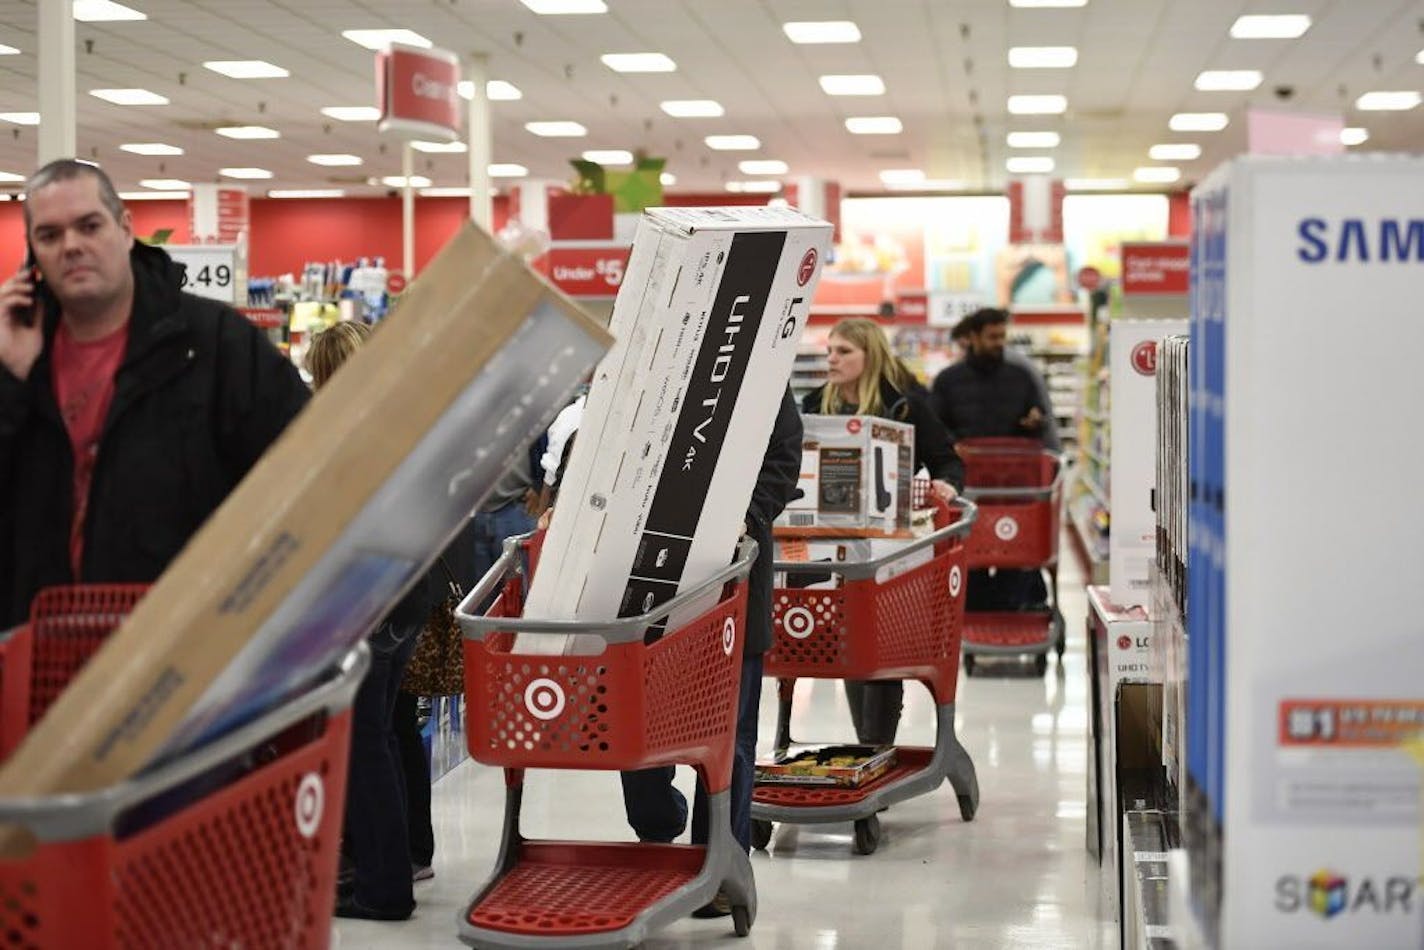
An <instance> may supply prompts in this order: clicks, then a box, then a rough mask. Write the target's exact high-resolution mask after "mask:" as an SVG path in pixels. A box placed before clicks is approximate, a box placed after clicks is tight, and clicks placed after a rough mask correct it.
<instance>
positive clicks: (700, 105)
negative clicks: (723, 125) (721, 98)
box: [662, 99, 727, 119]
mask: <svg viewBox="0 0 1424 950" xmlns="http://www.w3.org/2000/svg"><path fill="white" fill-rule="evenodd" d="M662 110H663V111H664V112H666V113H667V114H668V115H670V116H672V117H673V118H675V119H715V118H717V117H719V116H722V115H725V114H726V111H727V110H725V109H723V108H722V103H720V102H717V101H716V100H715V99H668V100H667V101H666V102H663V103H662Z"/></svg>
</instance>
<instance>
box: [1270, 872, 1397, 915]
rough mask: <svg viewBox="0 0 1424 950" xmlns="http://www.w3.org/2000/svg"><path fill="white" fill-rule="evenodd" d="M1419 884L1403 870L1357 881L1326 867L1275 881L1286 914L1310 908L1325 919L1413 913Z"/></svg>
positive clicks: (1279, 905)
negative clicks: (1402, 873)
mask: <svg viewBox="0 0 1424 950" xmlns="http://www.w3.org/2000/svg"><path fill="white" fill-rule="evenodd" d="M1418 885H1419V879H1418V878H1412V877H1405V876H1404V875H1400V874H1395V875H1391V876H1390V877H1387V878H1384V879H1383V880H1380V879H1376V878H1373V877H1363V878H1357V879H1356V880H1354V881H1351V880H1350V879H1349V878H1348V877H1346V876H1345V875H1343V874H1337V873H1336V872H1334V871H1327V870H1323V869H1322V870H1319V871H1316V872H1315V873H1314V874H1312V875H1311V876H1310V877H1309V878H1302V877H1298V876H1296V875H1292V874H1288V875H1285V876H1283V877H1281V878H1280V879H1278V880H1277V881H1276V910H1278V911H1280V912H1281V913H1284V914H1294V913H1299V912H1300V911H1302V910H1308V911H1310V912H1311V913H1313V914H1316V915H1318V916H1320V917H1323V918H1325V919H1326V920H1330V919H1332V918H1334V917H1338V916H1339V915H1340V914H1394V913H1402V914H1412V913H1414V892H1415V890H1416V889H1417V888H1418Z"/></svg>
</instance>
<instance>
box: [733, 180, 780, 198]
mask: <svg viewBox="0 0 1424 950" xmlns="http://www.w3.org/2000/svg"><path fill="white" fill-rule="evenodd" d="M727 190H728V191H730V192H732V193H733V194H745V195H774V194H776V193H777V192H778V191H780V190H781V182H779V181H729V182H727Z"/></svg>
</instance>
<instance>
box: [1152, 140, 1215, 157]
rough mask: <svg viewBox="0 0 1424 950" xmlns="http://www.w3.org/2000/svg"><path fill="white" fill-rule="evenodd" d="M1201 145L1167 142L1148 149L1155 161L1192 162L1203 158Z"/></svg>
mask: <svg viewBox="0 0 1424 950" xmlns="http://www.w3.org/2000/svg"><path fill="white" fill-rule="evenodd" d="M1201 151H1202V150H1201V146H1200V145H1194V144H1192V143H1191V142H1167V143H1163V144H1161V145H1154V146H1152V147H1151V148H1150V149H1148V150H1147V157H1148V158H1150V159H1152V160H1153V161H1154V162H1191V161H1196V160H1197V159H1198V158H1201Z"/></svg>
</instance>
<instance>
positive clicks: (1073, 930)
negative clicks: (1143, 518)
mask: <svg viewBox="0 0 1424 950" xmlns="http://www.w3.org/2000/svg"><path fill="white" fill-rule="evenodd" d="M1065 540H1066V539H1065ZM1064 553H1065V558H1064V562H1065V563H1064V572H1063V578H1062V585H1061V589H1062V606H1063V610H1064V614H1065V615H1066V617H1067V620H1068V633H1069V640H1068V654H1067V656H1066V657H1065V659H1064V663H1063V668H1062V672H1061V673H1059V672H1058V671H1057V669H1056V667H1050V669H1049V673H1048V676H1047V677H1046V678H1045V679H1038V678H1033V677H1031V676H1027V675H1026V676H1020V677H1016V678H1000V677H992V678H991V677H987V676H982V675H981V676H977V677H975V678H974V679H967V678H964V677H963V676H961V679H960V687H959V708H958V725H957V731H958V732H959V735H960V738H961V741H962V742H963V743H964V746H965V748H966V749H968V751H969V754H970V756H971V757H972V758H973V759H974V763H975V766H976V768H977V770H978V775H979V785H980V792H981V797H980V806H979V813H978V815H977V816H976V818H975V820H974V821H973V822H971V823H968V824H966V823H965V822H963V821H961V820H960V817H959V809H958V806H957V804H956V802H955V798H954V794H953V792H952V790H951V789H950V787H949V786H948V785H944V786H941V787H940V788H939V789H938V790H937V791H935V792H934V793H932V794H930V795H928V796H923V797H920V798H917V799H914V800H912V801H909V802H906V803H903V804H901V805H897V806H895V807H894V808H892V809H891V810H890V811H888V812H886V813H885V814H883V815H881V816H880V817H881V826H882V830H883V839H882V842H881V845H880V849H879V851H878V852H877V853H876V854H874V855H871V856H868V857H861V856H857V855H855V854H853V853H852V852H851V848H850V826H849V825H845V826H836V825H831V826H820V827H795V826H782V827H779V828H778V829H777V832H776V835H775V837H774V839H773V841H772V844H771V847H770V849H769V850H768V851H765V852H756V853H754V855H753V858H752V864H753V867H754V868H755V870H756V877H757V890H758V895H759V899H760V902H761V907H760V912H759V916H758V919H757V921H756V925H755V927H754V929H753V931H752V934H751V936H750V937H749V938H747V939H746V940H738V939H737V938H736V937H735V936H733V935H732V933H731V925H730V922H729V921H727V920H719V921H699V920H686V921H682V922H680V923H678V924H676V925H674V926H673V927H671V928H669V929H668V930H666V931H663V932H662V933H661V934H659V935H657V936H656V937H654V938H653V939H651V940H650V941H648V943H647V944H645V946H646V947H648V948H649V950H671V948H684V947H711V946H726V947H728V948H729V950H772V948H775V950H841V948H854V950H859V948H877V950H890V948H903V950H927V948H956V950H959V948H963V950H978V948H985V950H989V948H995V950H997V948H1045V950H1046V948H1053V950H1059V948H1070V947H1071V948H1097V947H1104V948H1106V947H1115V946H1116V927H1115V925H1113V924H1110V923H1107V922H1105V921H1104V920H1103V916H1102V915H1103V905H1102V900H1101V898H1100V896H1099V895H1100V892H1101V884H1100V871H1099V869H1098V867H1097V866H1096V864H1095V863H1094V862H1093V861H1092V859H1091V858H1090V857H1089V855H1088V853H1087V851H1086V849H1085V847H1084V839H1085V813H1086V806H1085V783H1086V768H1087V748H1088V746H1087V742H1088V739H1087V720H1088V714H1089V713H1088V702H1089V695H1090V694H1089V688H1088V681H1087V678H1086V670H1085V663H1086V657H1085V644H1084V641H1083V621H1084V615H1085V613H1086V610H1087V604H1086V597H1085V594H1084V591H1083V587H1082V580H1081V577H1080V576H1079V575H1078V573H1077V567H1076V564H1075V563H1074V558H1073V556H1072V555H1071V554H1070V553H1069V552H1067V550H1066V549H1065V552H1064ZM766 685H767V688H766V689H764V690H763V697H762V719H761V722H762V737H763V741H762V743H761V744H762V747H763V750H765V749H767V748H769V747H770V741H771V733H772V729H773V727H774V724H775V722H776V705H775V695H776V692H775V688H774V685H773V684H772V683H771V682H770V681H768V682H767V684H766ZM797 703H798V705H797V707H796V709H797V711H796V714H795V719H794V720H793V729H792V732H793V734H794V735H795V736H796V737H797V738H798V739H808V740H809V739H849V738H850V737H851V735H850V729H849V718H848V713H847V711H846V706H845V700H844V697H843V694H842V692H841V690H840V686H839V684H838V683H834V682H830V681H803V682H802V683H801V686H800V690H799V691H798V693H797ZM900 738H901V741H902V742H905V743H907V744H917V743H918V744H925V745H929V744H931V743H932V742H933V740H934V719H933V708H932V705H931V703H930V700H929V694H928V693H927V692H926V691H925V690H924V689H923V688H920V687H911V688H909V689H908V690H907V698H906V710H905V718H904V721H903V723H902V725H901V730H900ZM679 772H680V774H679V778H680V780H681V782H682V784H684V786H685V787H686V786H690V784H691V772H690V771H689V770H679ZM503 796H504V783H503V780H502V776H501V773H500V772H499V771H497V770H494V769H489V768H485V767H483V766H478V765H474V764H472V763H469V762H466V763H465V764H464V765H462V766H461V767H460V768H459V769H457V770H456V771H455V772H454V773H452V774H451V775H450V776H448V777H447V778H445V779H443V780H441V781H440V782H438V783H437V784H436V786H435V793H434V812H435V836H436V856H435V871H436V877H435V879H434V880H433V881H430V882H428V883H422V884H418V885H416V899H417V900H418V901H419V903H420V907H419V909H418V910H417V912H416V916H415V917H414V918H413V919H411V920H410V921H407V922H404V923H400V924H370V923H364V922H346V921H343V922H340V923H339V924H338V926H337V929H336V940H335V941H334V942H333V946H334V947H336V948H338V950H368V948H370V950H375V948H381V950H385V948H392V947H412V948H413V947H449V946H456V945H458V942H457V940H456V938H455V920H456V917H457V915H458V913H459V912H460V910H461V908H462V907H463V906H464V902H465V901H466V900H467V899H468V898H469V896H470V894H471V892H472V891H473V890H474V889H475V888H476V887H477V886H478V885H479V884H480V883H481V882H482V881H483V880H484V879H485V878H486V876H487V875H488V874H489V871H490V868H491V866H492V864H493V861H494V858H495V854H496V850H497V848H498V845H499V828H500V822H501V816H502V814H503V800H504V799H503ZM524 815H525V829H526V834H529V835H530V836H531V837H566V838H584V839H589V838H601V839H605V840H628V839H629V838H630V837H631V835H630V833H629V832H628V831H627V829H626V826H625V825H624V822H623V812H622V804H621V798H620V795H619V790H618V782H617V780H616V779H615V778H614V777H613V776H611V775H608V774H603V773H572V772H559V773H549V772H546V773H538V774H534V775H531V776H530V782H529V787H528V791H527V794H526V798H525V806H524Z"/></svg>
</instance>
